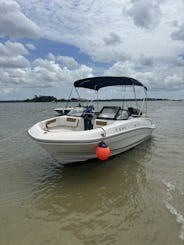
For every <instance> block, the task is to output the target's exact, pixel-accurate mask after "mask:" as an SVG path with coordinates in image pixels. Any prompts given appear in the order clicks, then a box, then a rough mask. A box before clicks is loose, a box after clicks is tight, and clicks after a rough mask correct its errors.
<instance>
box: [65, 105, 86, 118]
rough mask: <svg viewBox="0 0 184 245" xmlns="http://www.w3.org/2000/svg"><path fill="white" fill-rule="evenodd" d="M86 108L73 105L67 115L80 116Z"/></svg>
mask: <svg viewBox="0 0 184 245" xmlns="http://www.w3.org/2000/svg"><path fill="white" fill-rule="evenodd" d="M85 110H86V108H85V107H75V108H74V109H73V110H71V111H70V112H69V113H68V114H67V115H68V116H75V117H81V116H82V114H83V112H84V111H85Z"/></svg>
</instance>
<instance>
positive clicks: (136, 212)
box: [0, 101, 184, 245]
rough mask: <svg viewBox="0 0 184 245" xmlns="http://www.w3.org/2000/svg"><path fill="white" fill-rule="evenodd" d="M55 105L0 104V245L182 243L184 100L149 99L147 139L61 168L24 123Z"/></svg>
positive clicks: (49, 111) (43, 115) (44, 115)
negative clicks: (151, 125)
mask: <svg viewBox="0 0 184 245" xmlns="http://www.w3.org/2000/svg"><path fill="white" fill-rule="evenodd" d="M55 107H58V104H52V103H50V104H49V103H37V104H34V103H33V104H31V103H30V104H26V103H17V104H11V103H10V104H2V103H1V104H0V220H1V222H0V244H2V245H10V244H12V245H28V244H31V245H32V244H39V245H42V244H44V245H45V244H51V245H58V244H64V245H65V244H66V245H68V244H75V245H78V244H87V245H88V244H90V245H92V244H102V245H103V244H104V245H107V244H108V245H111V244H114V245H120V244H128V245H134V244H135V245H152V244H154V245H168V244H175V245H180V244H184V205H183V203H184V160H183V159H184V102H168V101H163V102H152V103H150V104H149V110H150V114H151V115H152V116H153V118H154V123H155V124H156V126H157V129H156V130H155V131H154V132H153V137H152V138H151V139H150V140H148V141H146V142H145V143H143V144H141V145H139V146H138V147H136V148H134V149H133V150H130V151H128V152H126V153H124V154H121V155H118V156H115V157H113V158H110V159H109V160H108V161H106V162H100V161H99V160H92V161H89V162H86V163H83V164H73V165H68V166H62V165H61V164H59V163H58V162H56V161H55V160H53V159H52V158H51V157H50V156H49V155H48V154H47V153H46V152H45V151H44V150H42V149H41V148H40V147H39V146H38V145H37V144H36V143H35V142H33V141H32V140H31V139H30V138H29V136H28V135H27V133H26V129H27V128H29V127H30V126H32V125H33V124H34V123H36V122H37V121H40V120H41V119H44V118H49V117H51V116H53V115H54V111H53V109H54V108H55Z"/></svg>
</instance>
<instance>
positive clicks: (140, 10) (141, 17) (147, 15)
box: [125, 0, 161, 29]
mask: <svg viewBox="0 0 184 245" xmlns="http://www.w3.org/2000/svg"><path fill="white" fill-rule="evenodd" d="M125 11H126V13H127V14H128V15H129V16H130V17H132V19H133V22H134V24H135V25H136V26H138V27H141V28H145V29H153V28H155V27H156V26H158V24H159V22H160V18H161V12H160V3H159V1H156V0H150V1H147V0H132V1H131V5H130V6H129V7H128V8H126V10H125Z"/></svg>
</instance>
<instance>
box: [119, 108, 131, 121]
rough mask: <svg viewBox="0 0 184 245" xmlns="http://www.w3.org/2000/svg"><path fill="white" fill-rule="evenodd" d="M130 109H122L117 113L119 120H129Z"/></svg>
mask: <svg viewBox="0 0 184 245" xmlns="http://www.w3.org/2000/svg"><path fill="white" fill-rule="evenodd" d="M128 116H129V114H128V111H127V110H120V111H119V113H118V115H117V118H116V119H117V120H127V119H128Z"/></svg>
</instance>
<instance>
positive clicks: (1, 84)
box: [0, 0, 184, 100]
mask: <svg viewBox="0 0 184 245" xmlns="http://www.w3.org/2000/svg"><path fill="white" fill-rule="evenodd" d="M183 13H184V0H174V1H173V0H149V1H148V0H67V1H66V0H26V1H25V0H16V1H14V0H0V100H14V99H15V100H16V99H26V98H33V97H34V96H35V95H52V96H55V97H56V98H58V99H60V98H68V96H69V93H70V91H71V88H72V85H73V82H74V81H76V80H78V79H82V78H86V77H91V76H129V77H133V78H135V79H137V80H139V81H140V82H142V83H143V84H144V85H145V86H147V88H148V97H154V98H167V99H184V14H183ZM108 93H109V92H104V97H107V98H108V96H109V94H108Z"/></svg>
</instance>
